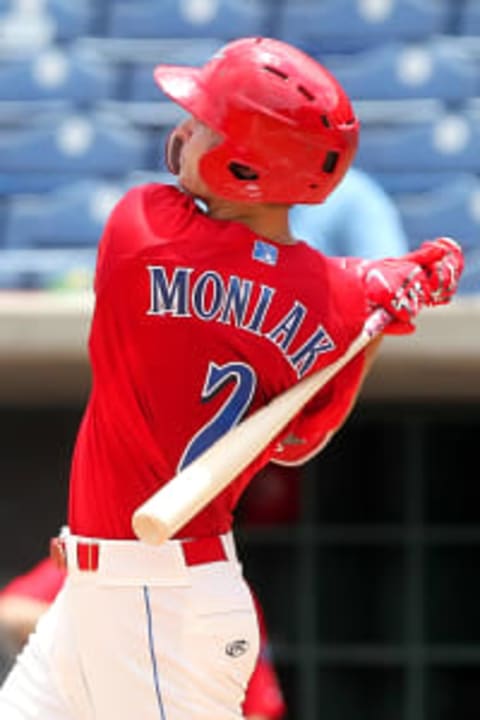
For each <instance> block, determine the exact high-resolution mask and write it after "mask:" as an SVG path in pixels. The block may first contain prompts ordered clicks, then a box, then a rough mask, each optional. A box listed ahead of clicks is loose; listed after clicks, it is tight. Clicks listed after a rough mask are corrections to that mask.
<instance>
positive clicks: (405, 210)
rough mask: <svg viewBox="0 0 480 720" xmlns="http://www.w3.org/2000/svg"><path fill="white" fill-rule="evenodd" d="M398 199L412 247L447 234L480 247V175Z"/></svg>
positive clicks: (467, 246)
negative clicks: (479, 176)
mask: <svg viewBox="0 0 480 720" xmlns="http://www.w3.org/2000/svg"><path fill="white" fill-rule="evenodd" d="M396 203H397V206H398V209H399V211H400V215H401V217H402V221H403V224H404V227H405V231H406V233H407V236H408V238H409V241H410V242H411V244H412V247H416V246H417V245H418V244H419V243H420V242H422V241H423V240H425V239H429V238H430V239H431V238H435V237H438V236H441V235H448V236H450V237H454V238H456V239H457V240H458V241H459V242H460V243H461V244H462V246H463V247H464V248H475V247H476V248H477V249H478V247H479V238H480V179H479V178H478V177H476V176H475V175H465V176H463V177H461V178H460V177H459V178H457V180H456V181H455V183H450V182H449V183H448V184H447V185H443V186H441V187H438V188H436V189H435V190H432V191H430V192H426V193H417V194H413V195H405V196H402V195H399V196H397V197H396Z"/></svg>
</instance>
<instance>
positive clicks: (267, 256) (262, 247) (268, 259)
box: [252, 240, 278, 265]
mask: <svg viewBox="0 0 480 720" xmlns="http://www.w3.org/2000/svg"><path fill="white" fill-rule="evenodd" d="M252 258H253V259H254V260H258V261H259V262H263V263H265V264H266V265H276V264H277V260H278V248H276V247H275V245H270V243H267V242H265V241H264V240H255V245H254V246H253V253H252Z"/></svg>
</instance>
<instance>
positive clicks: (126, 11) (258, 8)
mask: <svg viewBox="0 0 480 720" xmlns="http://www.w3.org/2000/svg"><path fill="white" fill-rule="evenodd" d="M268 20H269V13H268V6H267V5H265V4H264V3H263V2H262V1H261V0H162V2H161V3H160V2H158V0H138V2H135V3H131V4H130V3H129V4H123V3H120V4H114V5H113V6H112V9H111V17H110V24H109V35H111V36H114V37H130V38H135V37H137V38H138V37H145V38H149V37H155V38H221V39H224V40H230V39H233V38H236V37H240V36H242V35H262V34H265V32H266V29H267V27H268Z"/></svg>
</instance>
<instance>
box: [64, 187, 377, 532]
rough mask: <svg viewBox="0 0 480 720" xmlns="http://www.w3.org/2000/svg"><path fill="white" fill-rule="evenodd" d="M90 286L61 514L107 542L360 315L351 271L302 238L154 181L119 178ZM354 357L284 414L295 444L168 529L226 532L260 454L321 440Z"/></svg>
mask: <svg viewBox="0 0 480 720" xmlns="http://www.w3.org/2000/svg"><path fill="white" fill-rule="evenodd" d="M95 293H96V302H95V310H94V315H93V319H92V326H91V332H90V339H89V353H90V361H91V368H92V389H91V393H90V398H89V402H88V404H87V408H86V411H85V414H84V417H83V420H82V423H81V427H80V430H79V433H78V437H77V442H76V446H75V451H74V457H73V462H72V470H71V484H70V488H71V489H70V504H69V525H70V528H71V530H72V532H73V533H76V534H81V535H87V536H96V537H104V538H133V537H134V534H133V532H132V527H131V517H132V513H133V512H134V510H135V509H136V508H137V507H138V506H139V505H140V504H141V503H143V502H144V501H145V500H146V499H147V498H148V497H149V496H151V495H152V494H153V493H154V492H155V491H156V490H158V489H159V488H160V487H161V486H162V485H163V484H165V483H166V482H168V480H169V479H170V478H171V477H173V476H174V475H175V474H176V473H177V472H178V471H179V470H180V469H181V468H182V467H184V466H185V465H186V464H188V463H189V462H191V461H192V460H193V459H194V458H195V457H197V456H198V455H199V454H200V453H202V452H203V451H204V450H205V449H206V448H207V447H208V446H209V445H211V444H212V443H213V442H214V441H215V440H216V439H218V438H219V437H220V436H221V435H223V434H224V433H225V432H226V431H228V430H229V429H230V428H231V427H232V426H234V425H235V424H237V423H238V422H240V421H241V420H242V419H243V418H244V417H245V416H246V415H248V414H250V413H252V412H254V411H255V410H257V409H258V408H259V407H261V406H263V405H264V404H265V403H266V402H268V401H269V400H270V399H271V398H273V397H274V396H276V395H278V394H279V393H281V392H282V391H283V390H285V389H286V388H288V387H290V386H291V385H292V384H294V383H295V382H296V381H297V380H298V379H300V378H301V377H303V376H304V375H305V374H307V373H310V372H311V371H313V370H315V369H318V368H320V367H323V366H326V365H328V364H330V363H331V362H333V361H334V360H335V359H336V358H338V357H339V356H340V355H342V354H343V353H344V351H345V349H346V348H347V346H348V345H349V344H350V342H351V341H352V339H353V337H354V336H356V335H357V334H358V333H359V332H360V330H361V327H362V324H363V322H364V319H365V313H366V301H365V297H364V293H363V288H362V287H361V285H360V282H359V280H358V279H357V278H356V277H355V276H354V275H353V274H349V273H347V272H346V271H345V270H343V269H342V268H341V267H340V266H339V264H338V263H335V262H332V261H331V260H329V259H328V258H327V257H325V256H323V255H322V254H320V253H319V252H318V251H316V250H314V249H312V248H310V247H309V246H308V245H307V244H306V243H304V242H300V241H299V242H297V243H295V244H292V245H284V244H279V243H275V242H273V241H271V240H268V239H266V238H262V237H259V236H257V235H256V234H255V233H253V232H252V231H251V230H250V229H249V228H247V227H246V226H245V225H243V224H241V223H238V222H232V221H219V220H214V219H212V218H210V217H208V216H207V215H205V213H203V212H202V211H201V209H200V208H198V206H197V205H196V203H195V202H194V200H193V199H192V198H190V197H188V196H187V195H185V194H184V193H182V192H181V191H179V190H178V189H177V188H175V187H173V186H166V185H160V184H150V185H146V186H142V187H137V188H134V189H132V190H130V191H129V192H128V193H127V194H126V195H125V197H124V198H123V200H121V201H120V203H119V204H118V205H117V207H116V208H115V209H114V211H113V213H112V215H111V216H110V218H109V221H108V223H107V225H106V228H105V231H104V234H103V237H102V240H101V243H100V247H99V254H98V262H97V269H96V276H95ZM361 369H362V358H358V359H356V360H354V361H353V362H352V363H350V364H349V366H348V367H347V368H346V369H345V370H344V371H342V373H341V374H340V375H339V376H338V377H337V378H336V379H335V380H333V381H331V382H330V383H329V385H328V386H327V387H326V388H324V389H323V390H322V391H321V392H320V393H319V394H318V395H317V396H316V398H315V399H314V400H313V401H312V402H311V403H310V404H309V405H308V406H307V408H306V409H305V412H303V413H302V414H301V415H299V416H298V418H296V419H295V420H294V421H293V422H292V423H291V424H290V426H289V429H288V430H289V432H290V431H292V430H293V431H294V434H295V443H294V444H293V445H287V444H282V443H278V442H274V443H272V444H271V446H270V447H268V448H267V449H266V450H265V452H264V453H262V455H261V457H259V458H257V459H256V461H255V462H254V463H252V464H251V465H250V466H249V467H248V468H247V469H246V470H245V471H244V472H243V473H241V474H239V476H238V477H237V478H236V479H235V480H234V481H233V482H232V483H231V484H230V485H229V487H227V488H226V489H225V490H224V491H223V492H222V493H221V494H220V495H219V496H218V497H217V498H216V499H214V500H213V501H212V502H211V503H210V504H209V505H208V506H207V507H206V508H205V509H204V510H203V511H201V512H200V513H198V514H197V515H196V517H195V518H193V519H192V520H191V521H190V522H189V523H188V524H187V525H186V526H185V527H184V528H182V529H181V531H180V532H179V533H178V536H184V537H199V536H204V535H212V534H217V533H224V532H227V531H228V530H230V528H231V524H232V514H233V511H234V509H235V507H236V504H237V501H238V499H239V497H240V495H241V494H242V492H243V490H244V488H245V487H246V485H247V484H248V482H249V480H250V479H251V477H253V475H254V474H255V473H256V472H258V470H259V469H260V468H261V467H262V466H264V465H265V464H266V463H267V462H268V461H270V460H273V461H279V462H286V463H290V462H293V463H297V462H303V461H305V459H307V458H308V457H309V456H311V455H312V454H313V453H314V452H315V451H316V450H317V449H318V448H319V446H320V445H321V443H322V442H323V441H324V439H325V434H326V432H327V430H328V429H330V428H331V427H333V425H332V423H334V422H336V421H337V420H338V418H336V417H335V414H336V412H338V413H339V414H340V415H341V408H342V403H343V404H344V402H345V398H350V397H352V396H353V393H354V392H356V390H357V388H358V383H359V381H360V375H361ZM336 408H338V411H337V410H336ZM342 411H343V410H342ZM325 413H327V414H328V422H327V424H326V423H325V417H326V416H325ZM286 434H288V433H286ZM282 436H283V434H282Z"/></svg>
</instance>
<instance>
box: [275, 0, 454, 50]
mask: <svg viewBox="0 0 480 720" xmlns="http://www.w3.org/2000/svg"><path fill="white" fill-rule="evenodd" d="M279 12H280V15H279V19H278V34H279V37H280V38H282V39H284V40H287V41H289V42H292V43H293V44H295V45H299V46H301V47H303V48H304V49H305V50H307V51H308V52H310V53H312V54H314V55H322V54H323V53H332V52H334V53H335V52H351V51H355V50H360V49H362V48H365V47H368V46H371V45H374V44H383V43H385V42H388V41H393V40H405V41H408V40H411V41H413V40H420V39H424V38H426V37H428V36H430V35H432V34H435V33H441V32H442V31H443V30H444V28H445V27H446V23H447V11H446V3H445V2H436V0H322V2H318V1H317V0H288V1H287V2H285V3H284V4H283V6H282V7H281V9H280V11H279Z"/></svg>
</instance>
